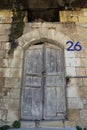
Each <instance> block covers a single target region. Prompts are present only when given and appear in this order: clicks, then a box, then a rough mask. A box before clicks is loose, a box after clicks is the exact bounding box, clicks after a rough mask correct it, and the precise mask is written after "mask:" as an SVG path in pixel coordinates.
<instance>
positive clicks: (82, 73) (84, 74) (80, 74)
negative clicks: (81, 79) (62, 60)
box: [76, 68, 86, 76]
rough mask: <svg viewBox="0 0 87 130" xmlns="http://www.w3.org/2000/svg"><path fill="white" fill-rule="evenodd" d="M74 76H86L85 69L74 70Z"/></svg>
mask: <svg viewBox="0 0 87 130" xmlns="http://www.w3.org/2000/svg"><path fill="white" fill-rule="evenodd" d="M76 75H77V76H86V69H85V68H76Z"/></svg>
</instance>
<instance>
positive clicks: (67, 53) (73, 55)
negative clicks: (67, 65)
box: [64, 50, 75, 58]
mask: <svg viewBox="0 0 87 130" xmlns="http://www.w3.org/2000/svg"><path fill="white" fill-rule="evenodd" d="M64 52H65V58H75V53H74V51H72V52H70V51H67V50H65V51H64Z"/></svg>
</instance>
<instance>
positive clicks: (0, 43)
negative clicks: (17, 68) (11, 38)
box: [0, 42, 5, 50]
mask: <svg viewBox="0 0 87 130" xmlns="http://www.w3.org/2000/svg"><path fill="white" fill-rule="evenodd" d="M4 48H5V43H4V42H0V49H1V50H4Z"/></svg>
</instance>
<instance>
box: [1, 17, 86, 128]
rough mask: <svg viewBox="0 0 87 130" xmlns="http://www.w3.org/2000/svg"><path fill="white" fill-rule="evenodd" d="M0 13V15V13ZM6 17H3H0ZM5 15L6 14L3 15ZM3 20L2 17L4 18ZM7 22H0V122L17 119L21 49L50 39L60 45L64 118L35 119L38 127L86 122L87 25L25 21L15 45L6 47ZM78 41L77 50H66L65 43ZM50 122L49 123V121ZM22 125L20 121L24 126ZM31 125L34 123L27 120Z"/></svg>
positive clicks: (7, 39)
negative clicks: (62, 66) (63, 71)
mask: <svg viewBox="0 0 87 130" xmlns="http://www.w3.org/2000/svg"><path fill="white" fill-rule="evenodd" d="M0 16H2V15H0ZM4 17H6V16H4ZM6 18H7V17H6ZM4 21H5V20H4ZM10 27H11V23H10V22H9V23H7V22H6V21H5V22H2V23H1V24H0V123H1V125H2V124H3V123H10V124H11V123H12V122H13V121H14V120H20V108H21V106H20V101H21V89H22V84H21V81H22V69H23V66H22V64H23V50H24V49H25V48H26V47H27V46H28V45H30V44H34V43H36V42H38V41H43V40H46V41H51V42H52V41H53V42H55V43H60V44H61V45H62V46H63V47H64V56H65V78H66V77H67V79H68V80H67V85H66V103H67V120H65V121H64V122H63V121H55V122H49V121H48V122H39V126H40V127H42V126H48V127H50V126H58V127H64V126H76V125H80V126H82V127H85V126H86V124H87V43H86V41H87V29H86V28H87V24H86V23H83V24H81V23H68V22H67V23H61V22H60V23H45V22H44V23H35V22H34V23H26V24H25V28H24V32H23V35H22V36H21V37H20V38H19V39H18V42H19V45H18V47H17V48H16V49H15V50H14V52H13V53H11V54H8V51H9V49H10V43H9V37H8V36H9V32H10ZM68 40H72V41H73V42H74V43H76V42H77V41H79V42H80V44H81V46H82V50H81V51H70V52H69V51H67V50H66V49H67V47H68V45H66V42H67V41H68ZM52 123H53V124H52ZM24 125H25V124H22V126H24ZM28 126H35V122H32V123H30V125H29V123H28Z"/></svg>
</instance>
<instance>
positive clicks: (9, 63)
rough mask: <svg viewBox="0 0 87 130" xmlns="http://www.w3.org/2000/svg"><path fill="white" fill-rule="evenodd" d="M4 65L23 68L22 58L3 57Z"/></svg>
mask: <svg viewBox="0 0 87 130" xmlns="http://www.w3.org/2000/svg"><path fill="white" fill-rule="evenodd" d="M3 64H4V67H8V68H21V67H22V59H17V58H14V59H3Z"/></svg>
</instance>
